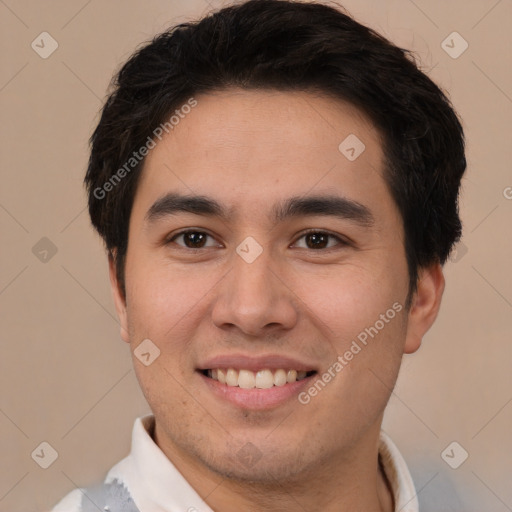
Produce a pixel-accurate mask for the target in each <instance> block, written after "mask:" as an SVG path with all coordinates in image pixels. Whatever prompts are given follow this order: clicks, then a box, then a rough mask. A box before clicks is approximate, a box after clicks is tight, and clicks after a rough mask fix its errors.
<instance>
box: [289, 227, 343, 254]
mask: <svg viewBox="0 0 512 512" xmlns="http://www.w3.org/2000/svg"><path fill="white" fill-rule="evenodd" d="M302 239H304V245H302V247H301V248H305V249H312V250H318V249H330V248H331V247H334V246H336V245H340V246H344V245H347V243H346V242H345V241H343V240H342V239H341V238H339V237H338V236H335V235H332V234H331V233H326V232H325V231H309V232H307V233H304V234H303V235H302V236H301V237H300V238H299V239H298V240H302ZM333 242H334V243H333ZM296 243H298V242H296Z"/></svg>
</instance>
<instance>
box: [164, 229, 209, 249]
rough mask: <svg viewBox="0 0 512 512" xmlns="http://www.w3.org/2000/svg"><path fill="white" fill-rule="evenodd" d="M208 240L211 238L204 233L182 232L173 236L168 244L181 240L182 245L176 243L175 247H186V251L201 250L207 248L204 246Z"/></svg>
mask: <svg viewBox="0 0 512 512" xmlns="http://www.w3.org/2000/svg"><path fill="white" fill-rule="evenodd" d="M208 238H212V237H211V236H210V235H209V234H208V233H204V232H203V231H192V230H189V231H182V232H181V233H178V234H177V235H175V236H173V237H172V238H171V239H170V240H169V242H168V243H171V242H175V241H176V240H178V239H181V240H182V243H177V245H180V246H182V247H186V248H187V249H202V248H204V247H208V246H207V245H206V241H207V239H208Z"/></svg>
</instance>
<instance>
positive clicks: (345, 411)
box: [110, 89, 444, 512]
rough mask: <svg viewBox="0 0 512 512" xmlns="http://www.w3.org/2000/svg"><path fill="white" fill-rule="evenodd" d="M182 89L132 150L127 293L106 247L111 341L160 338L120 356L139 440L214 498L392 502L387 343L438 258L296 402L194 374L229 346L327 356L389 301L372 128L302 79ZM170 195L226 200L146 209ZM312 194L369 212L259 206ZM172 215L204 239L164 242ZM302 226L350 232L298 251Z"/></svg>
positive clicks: (428, 283)
mask: <svg viewBox="0 0 512 512" xmlns="http://www.w3.org/2000/svg"><path fill="white" fill-rule="evenodd" d="M196 99H197V102H198V104H197V106H196V107H195V108H193V109H192V111H191V112H190V113H189V114H188V115H187V116H186V117H185V118H184V119H182V120H181V121H180V123H179V124H178V125H177V126H176V127H175V129H174V130H173V131H172V132H171V133H170V134H169V135H167V136H166V137H165V138H164V139H163V140H162V141H161V142H158V144H157V145H156V147H155V148H154V149H153V150H152V151H151V152H150V153H149V155H148V156H147V158H146V161H145V166H144V170H143V173H142V176H141V181H140V182H139V185H138V189H137V193H136V197H135V200H134V204H133V209H132V214H131V218H130V227H129V239H128V240H129V243H128V251H127V257H126V267H125V282H126V300H125V298H124V297H123V296H122V294H121V292H120V287H119V283H118V282H117V281H116V277H115V269H114V260H113V259H112V258H111V259H110V277H111V283H112V290H113V295H114V300H115V305H116V309H117V312H118V315H119V318H120V323H121V335H122V338H123V339H124V340H125V341H126V342H127V343H130V345H131V348H132V351H133V350H134V349H135V348H136V347H137V346H138V345H139V344H140V343H141V341H142V340H144V339H146V338H149V339H151V340H152V342H153V343H154V344H155V345H157V346H158V347H159V349H160V351H161V354H160V357H159V358H158V359H156V360H155V362H153V363H152V364H151V365H149V366H147V367H146V366H144V365H143V364H141V363H140V361H139V360H138V359H136V358H135V357H134V366H135V370H136V373H137V377H138V379H139V382H140V385H141V387H142V390H143V392H144V394H145V396H146V398H147V400H148V403H149V405H150V406H151V409H152V411H153V412H154V414H155V418H156V427H155V434H154V438H155V442H156V443H157V444H158V446H159V447H160V448H161V449H162V451H163V452H164V453H165V454H166V455H167V457H168V458H169V459H170V460H171V461H172V462H173V463H174V464H175V466H176V467H177V468H178V469H179V470H180V471H181V473H182V474H183V475H184V476H185V478H186V479H187V480H188V481H189V482H190V484H191V485H192V486H193V487H194V488H195V489H196V491H197V492H198V493H199V494H200V495H201V496H202V497H203V498H204V499H205V501H206V502H207V503H208V504H209V506H210V507H211V508H212V509H213V510H216V511H222V512H234V511H239V510H247V511H274V510H275V511H277V510H279V511H288V510H290V511H292V510H293V511H296V510H297V509H299V510H301V509H302V510H323V511H325V512H330V511H339V510H356V511H366V512H368V511H379V512H382V511H386V512H388V511H391V510H394V508H393V498H392V495H391V493H390V492H389V489H388V487H387V485H386V481H385V477H384V475H383V474H382V473H381V471H380V470H379V468H378V459H377V455H378V437H379V431H380V427H381V423H382V418H383V412H384V408H385V406H386V403H387V401H388V399H389V396H390V393H391V391H392V389H393V387H394V385H395V382H396V378H397V375H398V370H399V367H400V363H401V359H402V356H403V354H404V353H412V352H414V351H416V350H417V349H418V348H419V346H420V344H421V340H422V337H423V335H424V334H425V333H426V332H427V331H428V329H429V328H430V326H431V325H432V323H433V322H434V320H435V318H436V315H437V312H438V309H439V306H440V302H441V297H442V294H443V290H444V278H443V274H442V269H441V267H440V265H438V264H436V265H432V266H431V267H429V268H424V269H421V271H420V278H419V283H418V290H417V292H416V294H415V295H414V297H413V301H412V305H411V307H410V308H409V309H408V310H406V309H405V308H403V309H402V311H401V312H399V313H397V315H396V316H395V318H394V319H392V320H390V321H389V323H386V325H385V327H384V328H383V329H382V330H380V331H379V333H378V335H377V336H376V337H375V338H374V339H371V340H370V341H369V343H368V345H367V346H365V347H364V348H363V349H362V350H361V352H359V353H358V354H357V355H356V356H354V358H353V359H352V360H351V361H350V362H349V364H348V365H347V366H346V367H345V368H344V369H343V371H341V372H339V373H338V374H337V375H336V377H335V378H334V379H332V380H331V382H329V384H328V385H327V386H326V387H325V388H324V389H323V390H322V391H321V392H319V393H318V394H317V396H315V397H313V398H312V399H311V401H310V403H308V404H307V405H302V404H301V403H299V401H298V400H297V399H295V398H293V399H290V400H288V401H287V402H286V403H285V404H283V405H280V406H278V407H275V408H271V409H269V410H264V411H255V410H251V409H248V408H242V407H237V406H235V405H233V404H231V403H228V402H226V401H225V400H223V399H221V398H219V397H217V396H215V395H214V394H213V393H212V392H211V391H210V390H209V389H208V387H207V386H206V385H205V384H204V382H203V378H202V377H201V376H200V375H199V374H198V373H197V371H196V368H197V367H198V365H199V363H200V362H201V361H204V360H205V358H207V357H210V356H214V355H218V354H229V353H233V352H237V353H240V352H241V353H244V354H251V355H260V354H269V353H278V354H281V355H288V356H292V357H297V358H299V359H301V360H305V361H307V362H310V363H311V364H312V365H314V366H315V367H318V368H321V369H323V370H327V368H329V367H330V366H332V365H333V363H334V362H335V361H336V357H337V355H338V354H343V353H344V352H345V351H346V350H347V349H348V348H349V347H350V344H351V343H352V340H354V339H356V337H357V335H358V334H359V333H360V332H361V331H363V330H364V329H365V328H366V327H369V326H373V325H374V324H375V322H376V321H377V320H378V319H379V318H380V315H381V314H383V313H385V312H386V311H387V310H388V309H389V308H391V307H392V304H393V303H395V302H398V303H400V304H401V305H405V303H406V297H407V292H408V271H407V264H406V258H405V250H404V242H403V240H404V233H403V227H402V220H401V217H400V214H399V212H398V210H397V208H396V205H395V204H394V202H393V200H392V197H391V195H390V193H389V190H388V188H387V186H386V184H385V181H384V179H383V162H384V160H383V152H382V143H381V138H380V135H379V133H378V131H377V130H376V128H375V127H374V126H373V125H372V123H371V122H370V121H369V120H368V119H366V118H365V116H364V115H362V114H361V113H360V112H359V111H358V110H357V109H356V108H354V107H353V106H351V105H349V104H346V103H344V102H341V101H339V100H334V99H332V98H328V97H325V96H321V95H317V94H314V93H312V92H293V93H290V92H286V93H283V92H277V91H270V90H260V91H254V90H253V91H243V90H239V89H230V90H224V91H219V92H215V93H209V94H206V95H203V96H198V97H196ZM351 133H353V134H356V135H357V137H358V138H359V139H360V140H362V141H363V142H364V144H365V146H366V149H365V150H364V152H363V153H362V154H361V155H360V156H359V157H358V158H357V159H356V160H355V161H352V162H351V161H349V160H348V159H347V158H346V157H345V156H344V155H343V154H342V153H341V152H340V151H339V150H338V146H339V144H340V143H341V141H343V140H344V139H345V138H346V137H347V136H348V135H349V134H351ZM168 192H178V193H181V194H185V195H186V194H200V195H205V196H209V197H211V198H214V199H215V200H217V201H218V202H219V203H221V204H222V205H224V206H225V207H226V208H228V209H230V212H231V215H230V216H229V218H228V219H225V220H222V219H219V218H216V217H210V216H203V215H195V214H192V213H179V214H176V215H172V216H166V217H162V218H160V219H159V220H158V221H157V222H154V223H147V222H146V221H145V216H146V213H147V211H148V210H149V208H150V207H151V206H152V205H153V203H154V202H155V201H156V200H157V199H159V198H160V197H162V196H163V195H165V194H166V193H168ZM318 194H335V195H339V196H343V197H345V198H348V199H351V200H354V201H357V202H358V203H360V204H362V205H365V206H366V207H367V208H368V209H369V210H370V211H371V212H372V214H373V217H374V223H373V225H371V226H361V225H358V224H357V223H355V222H353V221H351V220H348V219H340V218H337V217H332V216H321V215H306V216H301V217H297V218H288V219H285V220H283V221H280V222H277V223H276V222H272V221H271V220H269V218H268V215H269V212H270V211H271V207H272V205H273V204H274V203H276V202H278V201H281V200H283V199H286V198H288V197H290V196H310V195H318ZM186 228H196V230H197V231H200V232H204V233H207V234H208V235H210V237H207V238H206V242H205V245H206V247H205V248H202V249H200V250H198V249H196V248H194V245H193V244H191V242H190V239H187V238H186V237H183V236H181V237H177V238H174V240H173V241H170V242H168V243H167V244H166V241H169V240H170V239H171V238H172V237H173V236H174V235H175V234H176V233H178V232H179V231H180V230H183V229H186ZM306 229H315V230H317V231H319V232H326V231H327V232H329V233H331V234H333V235H334V236H338V237H340V238H341V239H345V240H349V241H350V242H349V243H348V244H343V243H340V241H338V240H337V239H336V238H332V239H328V240H329V242H328V246H327V247H326V248H316V247H317V246H315V247H313V248H311V238H310V237H309V238H308V237H307V236H306V237H304V236H303V234H304V230H306ZM247 236H252V237H253V238H254V239H255V240H256V241H257V242H258V243H259V244H260V246H261V247H262V249H263V252H262V253H261V255H260V256H259V257H258V258H257V259H256V260H255V261H254V262H252V263H250V264H249V263H247V262H246V261H244V260H243V259H242V258H241V257H240V256H239V255H238V254H237V253H236V247H237V246H238V245H239V244H240V243H241V242H242V240H244V239H245V238H246V237H247ZM308 243H309V244H310V245H308ZM187 244H188V246H187ZM306 389H307V388H306ZM247 442H250V443H252V444H253V445H254V446H256V447H257V449H258V450H259V452H260V453H261V458H260V460H259V461H258V462H257V463H256V464H254V465H252V466H251V467H246V466H245V465H244V464H241V463H240V460H239V459H238V458H237V456H236V454H237V452H238V450H240V449H241V448H242V447H243V446H244V445H245V444H246V443H247Z"/></svg>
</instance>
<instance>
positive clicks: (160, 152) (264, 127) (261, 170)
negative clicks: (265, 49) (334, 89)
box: [136, 89, 387, 210]
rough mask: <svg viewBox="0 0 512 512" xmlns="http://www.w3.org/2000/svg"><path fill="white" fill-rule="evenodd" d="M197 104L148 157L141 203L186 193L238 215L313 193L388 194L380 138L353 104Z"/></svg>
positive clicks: (274, 99)
mask: <svg viewBox="0 0 512 512" xmlns="http://www.w3.org/2000/svg"><path fill="white" fill-rule="evenodd" d="M194 99H195V100H196V102H197V105H196V106H195V107H193V108H192V109H186V111H187V112H188V113H187V114H182V115H181V116H180V117H179V122H178V123H176V124H174V126H173V129H172V130H171V131H170V132H169V133H168V134H166V135H164V137H163V138H162V140H161V141H160V142H157V144H156V147H155V148H154V149H153V150H151V151H150V153H149V154H148V156H147V157H146V161H145V164H144V170H143V173H142V176H141V180H140V182H139V187H138V188H139V190H138V193H137V196H136V202H137V199H141V196H142V200H144V199H145V200H146V201H145V202H148V201H149V200H151V199H152V200H153V201H154V200H155V199H156V198H158V197H159V196H161V195H163V194H164V193H166V192H168V191H170V190H181V191H182V192H184V193H188V194H190V193H194V194H203V195H209V196H212V195H213V196H215V197H217V198H218V199H219V201H221V202H222V201H223V198H225V199H226V203H229V202H230V200H232V203H231V204H227V206H228V207H232V208H233V209H235V210H236V209H237V208H238V207H239V206H240V205H241V204H242V203H243V204H245V205H246V207H247V208H250V206H251V205H252V206H253V207H256V208H257V209H259V208H261V207H262V206H265V205H266V204H267V201H268V207H269V208H270V207H271V206H272V205H271V203H274V201H270V200H271V198H274V199H282V198H283V197H284V196H285V195H286V196H292V195H295V196H296V195H303V194H307V193H308V192H310V191H311V192H313V191H315V192H318V191H320V190H322V192H324V193H325V192H329V193H336V192H338V193H342V194H344V195H352V196H353V197H354V199H356V200H357V198H359V199H363V198H364V196H365V195H367V194H365V191H366V192H368V191H369V190H370V189H371V191H372V192H373V193H381V194H385V193H387V190H386V187H385V183H384V180H383V178H382V174H383V172H382V171H383V160H384V159H383V150H382V143H381V137H380V134H379V132H378V130H377V128H376V127H375V126H374V125H373V124H372V123H371V121H370V120H369V119H368V118H367V117H366V116H365V115H364V114H363V113H362V112H361V111H359V110H358V109H357V108H356V107H354V106H352V105H350V104H348V103H346V102H343V101H340V100H336V99H333V98H330V97H328V96H322V95H319V94H315V93H312V92H305V91H294V92H282V91H273V90H241V89H227V90H222V91H216V92H212V93H208V94H204V95H199V96H197V97H195V98H194ZM178 110H179V108H178ZM176 119H177V117H176V118H175V120H176ZM139 192H140V193H139ZM355 196H357V197H355ZM235 199H236V201H237V203H236V204H235V203H234V202H233V201H234V200H235ZM139 202H140V201H139Z"/></svg>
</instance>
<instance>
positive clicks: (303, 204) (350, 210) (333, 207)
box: [145, 193, 375, 227]
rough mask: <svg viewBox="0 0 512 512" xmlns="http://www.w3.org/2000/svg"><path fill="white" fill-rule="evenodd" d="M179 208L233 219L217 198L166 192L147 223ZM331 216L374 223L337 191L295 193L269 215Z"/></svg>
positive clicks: (367, 224)
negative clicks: (306, 194) (322, 193)
mask: <svg viewBox="0 0 512 512" xmlns="http://www.w3.org/2000/svg"><path fill="white" fill-rule="evenodd" d="M180 212H186V213H192V214H194V215H202V216H208V217H219V218H221V219H222V220H224V221H226V222H227V221H228V220H229V219H231V220H232V219H233V212H232V210H228V209H226V208H225V207H223V206H222V205H221V204H220V203H219V202H218V201H216V200H215V199H212V198H210V197H207V196H203V195H181V194H177V193H169V194H166V195H165V196H163V197H161V198H160V199H158V200H157V201H155V203H154V204H153V205H152V206H151V208H149V210H148V211H147V213H146V216H145V220H146V223H148V224H152V223H154V222H156V221H158V220H160V219H162V218H164V217H167V216H172V215H176V214H178V213H180ZM313 215H321V216H332V217H337V218H340V219H343V220H349V221H352V222H354V223H356V224H359V225H361V226H363V227H370V226H372V225H373V224H374V222H375V218H374V216H373V214H372V212H371V211H370V209H369V208H368V207H366V206H364V205H362V204H361V203H358V202H357V201H354V200H352V199H348V198H346V197H341V196H337V195H317V196H294V197H290V198H288V199H285V200H283V201H281V202H279V203H277V204H275V205H274V206H273V208H272V209H271V212H270V219H271V220H272V221H274V222H282V221H283V220H285V219H288V218H292V217H301V216H313Z"/></svg>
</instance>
